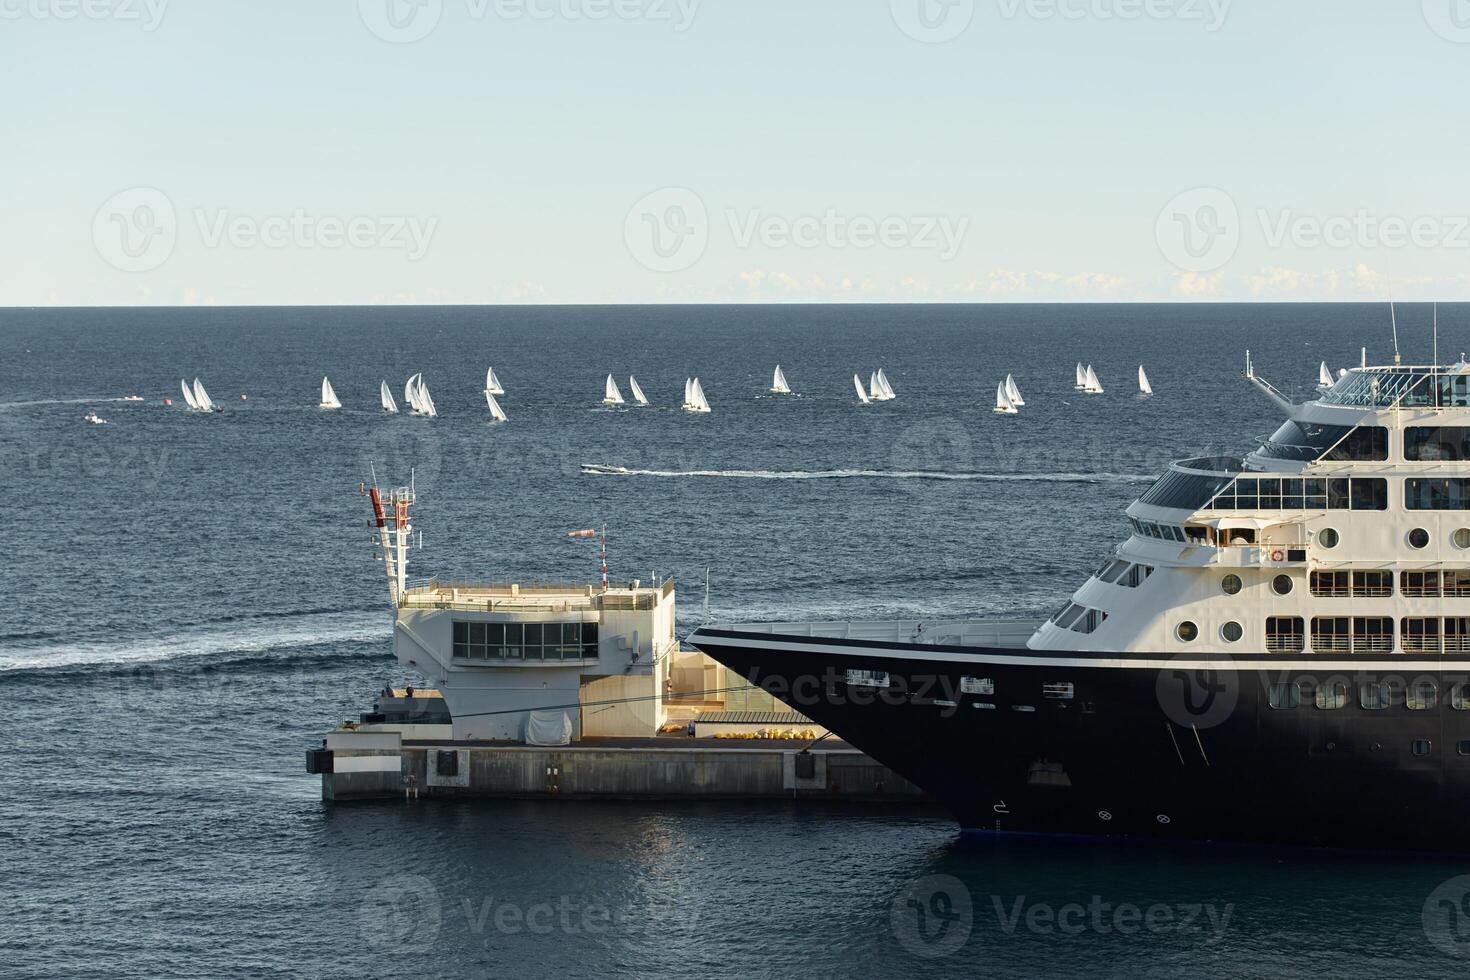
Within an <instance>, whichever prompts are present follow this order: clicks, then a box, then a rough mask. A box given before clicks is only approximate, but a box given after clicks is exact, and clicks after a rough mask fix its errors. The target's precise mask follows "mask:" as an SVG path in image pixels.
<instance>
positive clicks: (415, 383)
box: [403, 373, 439, 418]
mask: <svg viewBox="0 0 1470 980" xmlns="http://www.w3.org/2000/svg"><path fill="white" fill-rule="evenodd" d="M403 400H404V401H405V402H407V403H408V408H409V411H410V412H412V413H413V414H414V415H423V416H427V417H428V418H433V417H434V416H436V415H438V414H439V413H438V412H437V411H436V410H435V409H434V399H432V398H430V397H429V388H428V386H427V385H425V384H424V376H423V374H421V373H420V374H415V375H414V376H413V377H411V378H409V379H408V384H406V385H404V386H403Z"/></svg>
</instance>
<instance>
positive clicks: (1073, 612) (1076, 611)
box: [1056, 602, 1087, 630]
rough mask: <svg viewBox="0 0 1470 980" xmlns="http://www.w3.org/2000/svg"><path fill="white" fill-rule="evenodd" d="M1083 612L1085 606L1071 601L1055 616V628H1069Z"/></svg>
mask: <svg viewBox="0 0 1470 980" xmlns="http://www.w3.org/2000/svg"><path fill="white" fill-rule="evenodd" d="M1085 612H1087V609H1086V608H1085V607H1083V606H1079V605H1077V603H1075V602H1074V603H1071V604H1070V605H1068V606H1067V608H1065V609H1063V610H1062V611H1061V613H1060V614H1059V615H1058V616H1057V619H1056V623H1057V628H1058V629H1064V630H1069V629H1071V628H1072V624H1073V623H1075V622H1077V620H1078V618H1080V617H1081V615H1082V614H1083V613H1085Z"/></svg>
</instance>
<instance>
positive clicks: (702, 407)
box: [688, 378, 709, 412]
mask: <svg viewBox="0 0 1470 980" xmlns="http://www.w3.org/2000/svg"><path fill="white" fill-rule="evenodd" d="M688 409H689V411H691V412H708V411H709V401H708V400H707V399H706V398H705V397H704V386H703V385H701V384H700V383H699V379H698V378H695V379H694V380H693V381H691V382H690V383H689V405H688Z"/></svg>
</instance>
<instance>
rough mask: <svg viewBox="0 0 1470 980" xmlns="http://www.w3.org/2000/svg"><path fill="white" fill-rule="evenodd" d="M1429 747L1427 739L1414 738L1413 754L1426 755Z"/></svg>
mask: <svg viewBox="0 0 1470 980" xmlns="http://www.w3.org/2000/svg"><path fill="white" fill-rule="evenodd" d="M1431 748H1432V746H1431V745H1430V742H1429V739H1427V738H1416V739H1414V745H1413V749H1414V754H1415V755H1428V754H1429V751H1430V749H1431Z"/></svg>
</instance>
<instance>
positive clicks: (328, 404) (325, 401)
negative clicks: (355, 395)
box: [321, 377, 342, 408]
mask: <svg viewBox="0 0 1470 980" xmlns="http://www.w3.org/2000/svg"><path fill="white" fill-rule="evenodd" d="M321 407H322V408H341V407H342V403H341V402H339V401H338V400H337V393H336V392H335V391H333V390H332V382H330V381H328V380H327V379H326V378H325V377H324V378H322V404H321Z"/></svg>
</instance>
